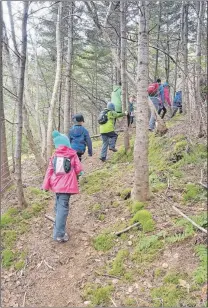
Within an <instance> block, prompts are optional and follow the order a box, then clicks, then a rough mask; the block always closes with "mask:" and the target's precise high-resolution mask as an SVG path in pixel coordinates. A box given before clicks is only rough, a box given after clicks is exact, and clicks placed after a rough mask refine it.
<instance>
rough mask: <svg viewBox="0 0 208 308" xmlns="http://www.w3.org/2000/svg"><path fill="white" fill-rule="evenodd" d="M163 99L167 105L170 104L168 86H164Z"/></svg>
mask: <svg viewBox="0 0 208 308" xmlns="http://www.w3.org/2000/svg"><path fill="white" fill-rule="evenodd" d="M164 100H165V102H167V103H168V105H169V106H171V101H170V93H169V89H168V87H166V86H164Z"/></svg>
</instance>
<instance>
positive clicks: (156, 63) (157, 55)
mask: <svg viewBox="0 0 208 308" xmlns="http://www.w3.org/2000/svg"><path fill="white" fill-rule="evenodd" d="M161 16H162V5H161V1H159V19H158V30H157V47H158V48H159V47H160V46H159V41H160V27H161ZM158 58H159V50H158V49H156V62H155V78H154V80H156V79H157V78H158Z"/></svg>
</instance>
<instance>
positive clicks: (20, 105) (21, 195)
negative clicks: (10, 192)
mask: <svg viewBox="0 0 208 308" xmlns="http://www.w3.org/2000/svg"><path fill="white" fill-rule="evenodd" d="M28 9H29V2H27V1H25V2H24V13H23V19H22V46H21V55H20V56H21V58H20V68H19V70H20V74H19V85H18V104H17V123H18V124H17V132H16V147H15V180H16V187H17V198H18V205H19V206H20V207H25V206H26V205H27V204H26V201H25V198H24V193H23V186H22V168H21V152H22V126H23V120H22V109H23V94H24V78H25V65H26V50H27V20H28Z"/></svg>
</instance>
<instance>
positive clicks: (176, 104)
mask: <svg viewBox="0 0 208 308" xmlns="http://www.w3.org/2000/svg"><path fill="white" fill-rule="evenodd" d="M178 110H179V113H182V91H177V92H176V95H175V97H174V100H173V114H172V116H171V118H172V117H174V116H175V114H176V112H177V111H178Z"/></svg>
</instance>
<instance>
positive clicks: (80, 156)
mask: <svg viewBox="0 0 208 308" xmlns="http://www.w3.org/2000/svg"><path fill="white" fill-rule="evenodd" d="M83 154H84V153H79V152H77V156H78V157H79V160H80V161H82V155H83Z"/></svg>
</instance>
